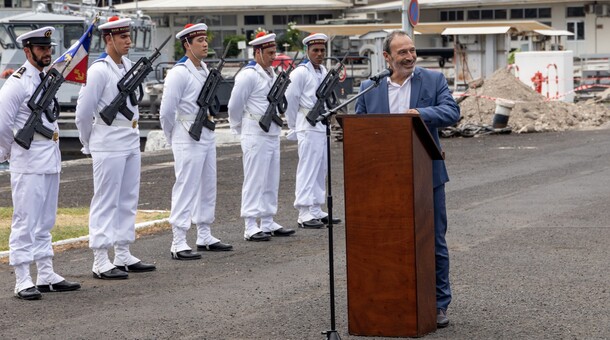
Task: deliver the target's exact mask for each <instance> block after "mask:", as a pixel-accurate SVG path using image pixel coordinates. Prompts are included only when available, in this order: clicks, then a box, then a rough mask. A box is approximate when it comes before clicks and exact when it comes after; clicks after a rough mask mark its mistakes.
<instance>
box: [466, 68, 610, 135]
mask: <svg viewBox="0 0 610 340" xmlns="http://www.w3.org/2000/svg"><path fill="white" fill-rule="evenodd" d="M466 93H467V94H469V95H471V96H469V97H467V98H466V99H464V100H463V101H462V102H461V103H460V108H461V110H462V117H463V119H462V121H460V123H459V124H460V125H462V124H479V125H491V124H492V120H493V116H494V112H495V107H496V104H495V102H494V101H493V99H489V98H485V97H491V98H503V99H510V100H513V101H515V102H516V105H515V107H514V108H513V109H512V112H511V113H510V118H509V121H508V125H509V127H511V128H512V130H513V132H517V133H522V132H543V131H564V130H574V129H591V128H603V127H610V109H609V108H607V107H606V106H605V105H604V104H601V103H594V102H579V103H576V104H572V103H565V102H562V101H547V100H546V97H545V96H542V95H541V94H539V93H537V92H536V91H534V90H533V89H531V88H529V87H528V86H526V85H525V84H523V83H522V82H521V81H519V80H518V79H517V78H515V76H514V75H513V74H512V73H510V72H508V71H506V70H505V69H499V70H497V71H496V72H494V74H493V75H492V76H491V77H489V78H487V79H485V80H484V83H483V85H482V86H481V87H478V88H476V89H469V90H468V92H466ZM474 95H476V96H483V97H475V96H474Z"/></svg>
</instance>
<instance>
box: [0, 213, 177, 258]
mask: <svg viewBox="0 0 610 340" xmlns="http://www.w3.org/2000/svg"><path fill="white" fill-rule="evenodd" d="M168 221H169V217H166V218H162V219H160V220H154V221H148V222H142V223H137V224H136V230H138V229H142V228H146V227H150V226H152V225H155V224H158V223H163V222H168ZM87 240H89V235H87V236H81V237H75V238H69V239H66V240H61V241H55V242H53V243H51V245H52V246H61V245H64V244H70V243H76V242H81V241H87ZM8 254H9V251H8V250H5V251H0V259H1V258H4V257H7V256H8Z"/></svg>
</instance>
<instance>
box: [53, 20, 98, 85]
mask: <svg viewBox="0 0 610 340" xmlns="http://www.w3.org/2000/svg"><path fill="white" fill-rule="evenodd" d="M96 19H97V18H96ZM96 22H97V20H94V21H93V23H91V25H90V26H89V28H87V31H86V32H85V33H84V34H83V36H82V37H80V39H78V41H77V42H75V43H74V44H73V45H72V46H70V48H69V49H68V50H67V51H66V52H65V53H64V54H62V55H61V57H59V58H57V60H55V61H54V62H53V66H51V67H52V68H55V69H56V70H57V71H59V72H60V73H61V74H63V75H64V78H65V79H66V81H68V82H71V83H80V84H85V83H86V82H87V67H88V66H89V47H90V46H91V37H92V34H93V27H94V25H95V23H96Z"/></svg>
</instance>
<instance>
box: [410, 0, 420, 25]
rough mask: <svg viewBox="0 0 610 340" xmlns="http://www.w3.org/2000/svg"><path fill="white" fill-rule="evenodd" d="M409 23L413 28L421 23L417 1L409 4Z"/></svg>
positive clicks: (412, 0)
mask: <svg viewBox="0 0 610 340" xmlns="http://www.w3.org/2000/svg"><path fill="white" fill-rule="evenodd" d="M409 23H410V24H411V26H413V27H415V26H416V25H417V24H418V23H419V3H418V2H417V0H411V1H410V2H409Z"/></svg>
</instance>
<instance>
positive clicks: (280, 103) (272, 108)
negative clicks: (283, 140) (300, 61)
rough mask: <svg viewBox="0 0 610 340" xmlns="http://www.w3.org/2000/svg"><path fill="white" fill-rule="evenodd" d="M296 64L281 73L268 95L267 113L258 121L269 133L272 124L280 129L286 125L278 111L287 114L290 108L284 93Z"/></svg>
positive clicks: (295, 57)
mask: <svg viewBox="0 0 610 340" xmlns="http://www.w3.org/2000/svg"><path fill="white" fill-rule="evenodd" d="M298 55H299V53H298V52H297V54H296V55H295V56H294V60H296V59H297V56H298ZM294 64H295V63H294V62H291V63H290V66H289V67H288V70H286V71H282V72H280V74H278V76H277V78H276V79H275V82H274V83H273V86H271V90H269V93H268V94H267V100H268V101H269V106H267V111H265V114H264V115H263V116H262V117H261V119H260V120H259V121H258V125H260V127H261V129H263V131H265V132H269V128H270V127H271V122H274V123H275V124H277V125H279V126H280V127H281V126H282V125H283V124H284V122H283V121H282V118H281V117H280V116H279V115H278V114H277V111H279V112H280V113H284V112H286V109H287V108H288V102H287V101H286V97H284V93H286V89H287V88H288V85H290V77H289V76H290V72H292V70H294Z"/></svg>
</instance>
